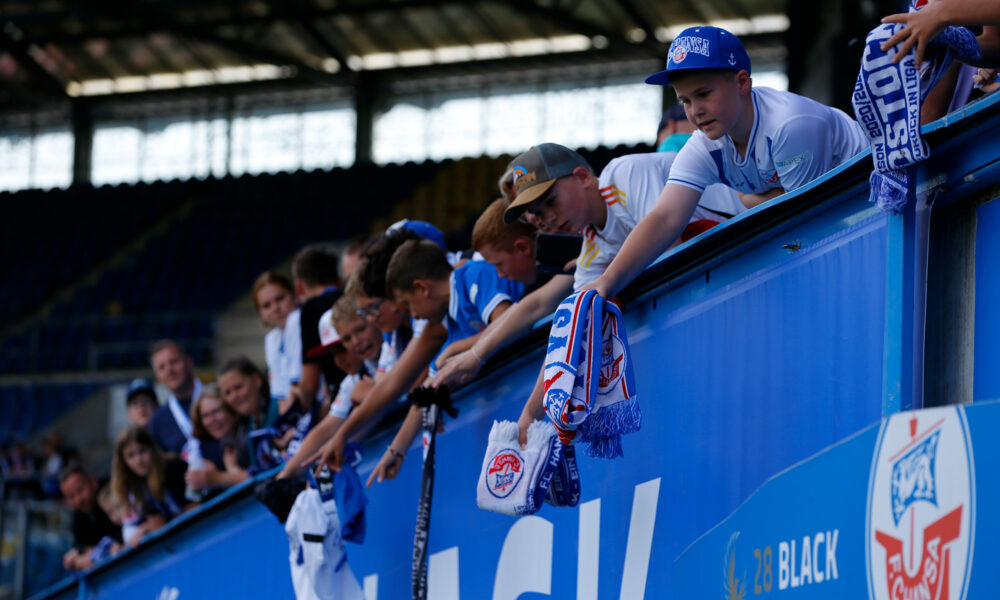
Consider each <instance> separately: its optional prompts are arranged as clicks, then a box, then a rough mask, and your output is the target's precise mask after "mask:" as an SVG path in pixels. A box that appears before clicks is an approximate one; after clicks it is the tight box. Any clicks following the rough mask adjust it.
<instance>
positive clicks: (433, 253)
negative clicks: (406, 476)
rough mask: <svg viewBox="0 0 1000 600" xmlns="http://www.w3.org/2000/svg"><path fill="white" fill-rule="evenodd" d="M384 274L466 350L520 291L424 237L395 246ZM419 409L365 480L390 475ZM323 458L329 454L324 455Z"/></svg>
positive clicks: (485, 266) (396, 291)
mask: <svg viewBox="0 0 1000 600" xmlns="http://www.w3.org/2000/svg"><path fill="white" fill-rule="evenodd" d="M385 278H386V284H385V285H386V289H387V290H388V291H389V292H390V293H391V294H392V295H393V297H394V299H395V300H396V302H397V303H398V304H402V305H404V306H406V307H407V308H408V309H409V311H410V314H412V315H413V316H415V317H419V318H423V319H427V320H428V322H431V323H440V322H443V323H445V324H446V327H447V330H448V338H447V340H446V342H445V344H446V346H449V345H455V346H458V347H459V348H460V349H461V350H467V349H469V348H470V347H471V346H472V344H473V343H474V342H475V340H476V338H477V337H478V336H479V334H480V333H481V332H482V331H483V329H485V328H486V326H487V325H488V324H489V323H490V322H492V321H495V320H496V319H498V318H500V317H501V315H503V313H504V312H505V311H506V310H507V309H508V308H510V306H511V305H512V304H513V303H514V302H517V300H519V299H520V297H521V294H522V293H523V286H522V285H521V284H520V283H517V282H515V281H511V280H509V279H505V278H502V277H500V276H499V275H498V274H497V270H496V268H495V267H494V266H493V265H491V264H489V263H487V262H486V261H479V260H474V261H469V262H467V263H465V264H464V265H463V266H461V267H459V268H457V269H453V268H452V267H451V265H450V264H449V263H448V260H447V257H446V256H445V253H444V252H443V251H442V250H441V249H440V248H439V247H438V246H436V245H435V244H433V243H431V242H429V241H426V240H422V241H415V240H411V241H409V242H406V243H405V244H403V245H402V246H400V247H399V248H398V249H397V250H396V251H395V253H393V255H392V260H390V261H389V267H388V269H387V270H386V276H385ZM432 375H433V373H432ZM422 413H423V411H422V409H420V408H419V407H417V406H415V405H414V406H412V407H411V408H410V411H409V413H408V414H407V416H406V421H405V422H404V423H403V425H402V426H401V427H400V429H399V432H398V433H397V435H396V437H395V439H394V440H393V442H392V444H390V445H389V447H388V448H387V449H386V452H385V454H383V456H382V459H381V460H380V462H379V464H378V465H377V466H376V467H375V470H374V471H373V472H372V475H371V477H370V478H369V483H370V482H371V481H374V480H376V479H378V480H379V481H382V480H383V479H385V478H387V477H388V478H392V477H395V475H396V474H397V473H398V472H399V468H400V466H401V461H402V458H403V456H404V455H405V450H406V448H409V446H410V443H412V441H413V438H414V437H415V436H416V434H417V432H418V431H419V429H420V422H421V415H422ZM328 458H329V453H327V454H326V455H325V456H324V459H328ZM324 462H327V461H326V460H325V461H324ZM327 464H330V463H329V462H327ZM337 464H339V463H337Z"/></svg>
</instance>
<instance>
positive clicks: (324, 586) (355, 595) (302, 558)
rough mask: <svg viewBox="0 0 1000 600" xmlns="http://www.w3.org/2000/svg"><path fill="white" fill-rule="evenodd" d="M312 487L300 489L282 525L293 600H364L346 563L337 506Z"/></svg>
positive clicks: (331, 498)
mask: <svg viewBox="0 0 1000 600" xmlns="http://www.w3.org/2000/svg"><path fill="white" fill-rule="evenodd" d="M330 496H331V497H330V498H329V499H328V500H325V501H324V499H323V498H322V497H321V496H320V493H319V491H317V490H316V489H313V488H306V489H304V490H302V491H301V492H300V493H299V495H298V496H297V497H296V498H295V503H294V504H292V510H291V511H289V513H288V520H287V521H286V522H285V533H286V534H288V546H289V556H288V559H289V562H290V564H291V571H292V587H294V588H295V598H296V599H297V600H365V595H364V592H363V591H362V589H361V585H360V584H358V580H357V578H356V577H355V576H354V573H353V572H352V571H351V567H350V565H348V564H347V553H346V549H345V544H344V539H343V538H342V537H341V535H340V519H339V518H338V516H337V503H336V502H335V501H334V499H333V497H332V494H331V495H330Z"/></svg>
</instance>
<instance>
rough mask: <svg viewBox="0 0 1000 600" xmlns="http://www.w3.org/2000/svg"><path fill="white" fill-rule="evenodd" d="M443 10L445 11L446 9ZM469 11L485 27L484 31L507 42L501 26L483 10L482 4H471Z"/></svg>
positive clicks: (497, 39)
mask: <svg viewBox="0 0 1000 600" xmlns="http://www.w3.org/2000/svg"><path fill="white" fill-rule="evenodd" d="M441 12H442V13H443V12H444V11H441ZM469 12H470V13H472V16H473V17H475V19H476V20H477V21H479V24H480V25H481V26H482V27H483V31H485V32H486V33H487V34H489V35H490V36H491V37H492V38H493V39H494V40H495V41H497V42H500V43H502V44H506V43H507V38H505V37H504V36H503V34H502V33H500V28H499V27H498V26H497V24H496V23H494V22H493V19H491V18H490V16H489V15H487V14H486V12H485V11H483V9H482V7H481V6H479V5H478V4H470V5H469ZM445 16H446V17H447V15H445Z"/></svg>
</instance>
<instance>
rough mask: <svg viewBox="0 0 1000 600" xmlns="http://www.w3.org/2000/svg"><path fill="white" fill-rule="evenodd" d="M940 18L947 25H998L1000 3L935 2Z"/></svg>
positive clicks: (969, 0)
mask: <svg viewBox="0 0 1000 600" xmlns="http://www.w3.org/2000/svg"><path fill="white" fill-rule="evenodd" d="M931 6H933V7H934V9H935V10H936V11H938V13H939V15H940V19H941V21H942V22H943V23H945V24H947V25H997V24H1000V3H997V2H996V0H947V1H945V2H934V3H932V4H930V5H928V6H927V7H926V8H924V9H922V10H927V8H930V7H931Z"/></svg>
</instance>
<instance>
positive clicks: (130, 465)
mask: <svg viewBox="0 0 1000 600" xmlns="http://www.w3.org/2000/svg"><path fill="white" fill-rule="evenodd" d="M186 469H187V465H186V464H185V463H184V461H182V460H179V459H175V458H171V459H167V458H165V457H164V456H163V454H162V453H161V452H160V449H159V448H158V447H157V446H156V444H155V443H154V442H153V437H152V436H151V435H150V434H149V432H148V431H146V430H145V429H143V428H141V427H135V426H132V427H129V428H127V429H125V431H123V432H122V433H121V435H119V436H118V440H117V442H115V454H114V459H113V460H112V463H111V490H112V492H113V493H114V495H115V500H117V501H118V502H119V503H120V504H121V505H122V506H123V507H125V508H126V510H127V515H126V517H125V519H124V523H123V527H127V528H130V529H131V530H132V531H133V535H132V536H131V537H130V539H128V540H126V543H128V544H130V545H132V546H136V545H138V544H139V542H140V541H141V540H142V538H143V537H144V536H145V535H146V534H147V533H150V532H152V531H156V530H157V529H159V528H161V527H163V526H164V525H166V524H167V522H168V521H170V520H171V519H173V518H174V517H176V516H178V515H180V514H181V513H183V512H184V511H185V510H187V509H188V508H190V507H192V506H193V504H190V503H188V502H187V501H186V500H185V498H184V486H185V483H184V471H185V470H186Z"/></svg>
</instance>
